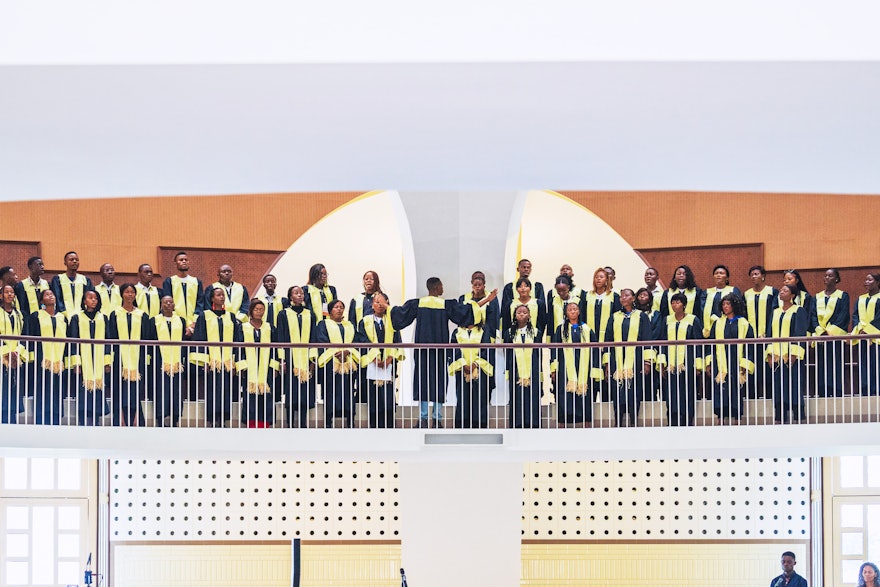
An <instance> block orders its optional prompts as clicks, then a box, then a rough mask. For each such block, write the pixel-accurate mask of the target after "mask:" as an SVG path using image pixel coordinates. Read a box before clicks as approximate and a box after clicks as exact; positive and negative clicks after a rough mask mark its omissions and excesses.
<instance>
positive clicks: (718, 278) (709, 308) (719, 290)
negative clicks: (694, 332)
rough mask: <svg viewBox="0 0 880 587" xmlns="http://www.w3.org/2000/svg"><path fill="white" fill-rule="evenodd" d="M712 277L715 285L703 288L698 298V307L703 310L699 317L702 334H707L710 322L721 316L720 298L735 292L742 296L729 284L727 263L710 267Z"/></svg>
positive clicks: (737, 289)
mask: <svg viewBox="0 0 880 587" xmlns="http://www.w3.org/2000/svg"><path fill="white" fill-rule="evenodd" d="M712 279H713V281H714V282H715V285H714V286H713V287H710V288H709V289H706V290H703V292H702V297H701V299H700V307H701V308H702V312H703V313H702V315H701V317H700V321H701V322H702V323H703V336H707V335H708V334H709V329H710V328H712V323H713V322H715V320H716V319H717V318H719V317H721V298H723V297H724V296H726V295H727V294H729V293H735V294H736V295H738V296H740V297H742V293H741V292H740V291H739V288H736V287H734V286H732V285H730V269H728V268H727V265H715V267H714V268H713V269H712Z"/></svg>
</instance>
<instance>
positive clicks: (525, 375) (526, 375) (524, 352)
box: [513, 299, 537, 387]
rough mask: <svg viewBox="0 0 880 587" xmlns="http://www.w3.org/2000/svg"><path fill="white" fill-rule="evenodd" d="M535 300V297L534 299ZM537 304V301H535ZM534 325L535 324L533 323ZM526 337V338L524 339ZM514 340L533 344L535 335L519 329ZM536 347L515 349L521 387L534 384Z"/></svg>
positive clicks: (518, 380) (524, 343) (519, 342)
mask: <svg viewBox="0 0 880 587" xmlns="http://www.w3.org/2000/svg"><path fill="white" fill-rule="evenodd" d="M532 301H534V299H532ZM535 305H536V306H537V302H535ZM532 326H533V327H534V324H533V325H532ZM523 337H525V340H523ZM513 342H515V343H518V344H523V345H526V344H532V343H534V342H535V337H534V335H533V334H532V333H531V332H529V331H528V330H517V331H516V332H514V334H513ZM533 352H534V349H530V348H529V349H514V351H513V357H514V359H515V360H516V373H517V375H519V378H518V379H517V381H516V382H517V384H518V385H519V386H520V387H528V386H529V385H531V384H532V353H533Z"/></svg>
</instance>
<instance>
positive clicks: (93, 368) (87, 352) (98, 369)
mask: <svg viewBox="0 0 880 587" xmlns="http://www.w3.org/2000/svg"><path fill="white" fill-rule="evenodd" d="M71 320H77V321H78V322H79V337H80V338H89V334H90V332H91V328H90V327H89V325H90V324H91V323H92V322H94V323H95V338H94V339H93V340H105V339H106V335H107V329H106V323H105V322H106V320H105V319H104V315H103V314H101V313H100V312H98V313H97V314H95V319H94V320H90V319H89V317H88V316H86V314H85V312H82V311H80V312H77V313H76V314H74V316H73V318H71ZM108 359H109V357H108V356H107V355H106V354H105V351H104V345H103V344H85V343H84V344H80V345H79V365H80V369H81V370H82V378H83V387H84V388H85V389H86V390H88V391H96V390H99V389H103V387H104V367H105V366H106V365H107V360H108Z"/></svg>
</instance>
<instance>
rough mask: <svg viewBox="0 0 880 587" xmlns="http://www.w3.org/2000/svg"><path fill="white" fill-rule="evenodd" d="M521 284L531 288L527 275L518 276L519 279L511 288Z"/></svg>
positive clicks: (517, 287) (516, 287)
mask: <svg viewBox="0 0 880 587" xmlns="http://www.w3.org/2000/svg"><path fill="white" fill-rule="evenodd" d="M522 284H526V285H527V286H529V289H532V282H531V281H529V278H528V277H520V278H519V279H517V280H516V284H515V285H514V287H513V289H519V286H521V285H522Z"/></svg>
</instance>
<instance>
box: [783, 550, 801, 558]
mask: <svg viewBox="0 0 880 587" xmlns="http://www.w3.org/2000/svg"><path fill="white" fill-rule="evenodd" d="M786 556H790V557H791V558H793V559H794V560H797V557H796V556H795V555H794V553H793V552H792V551H790V550H786V551H785V552H783V553H782V556H781V557H779V558H782V557H786Z"/></svg>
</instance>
